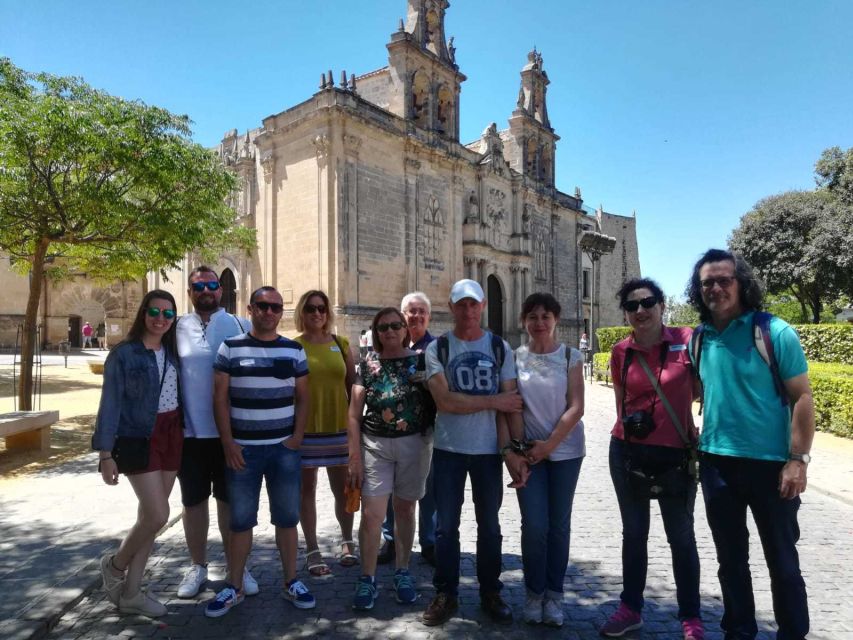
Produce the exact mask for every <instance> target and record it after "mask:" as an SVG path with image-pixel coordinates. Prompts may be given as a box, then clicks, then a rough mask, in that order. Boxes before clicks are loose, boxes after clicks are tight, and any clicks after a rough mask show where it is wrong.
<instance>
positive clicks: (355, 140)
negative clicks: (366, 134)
mask: <svg viewBox="0 0 853 640" xmlns="http://www.w3.org/2000/svg"><path fill="white" fill-rule="evenodd" d="M359 147H361V138H359V137H358V136H354V135H351V134H347V135H345V136H344V149H346V150H347V151H348V152H349V153H358V149H359Z"/></svg>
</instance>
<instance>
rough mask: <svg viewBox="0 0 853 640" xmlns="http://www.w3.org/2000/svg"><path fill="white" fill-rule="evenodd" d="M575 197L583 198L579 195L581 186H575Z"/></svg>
mask: <svg viewBox="0 0 853 640" xmlns="http://www.w3.org/2000/svg"><path fill="white" fill-rule="evenodd" d="M575 198H577V199H578V200H582V199H583V198H582V197H581V188H580V187H575Z"/></svg>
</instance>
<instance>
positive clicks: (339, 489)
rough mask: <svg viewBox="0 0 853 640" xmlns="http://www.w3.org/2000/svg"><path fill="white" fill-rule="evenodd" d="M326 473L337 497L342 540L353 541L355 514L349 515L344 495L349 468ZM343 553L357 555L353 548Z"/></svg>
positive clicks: (337, 513) (335, 469)
mask: <svg viewBox="0 0 853 640" xmlns="http://www.w3.org/2000/svg"><path fill="white" fill-rule="evenodd" d="M326 473H327V475H328V476H329V487H330V488H331V489H332V495H334V496H335V517H336V518H337V519H338V524H339V525H340V526H341V539H342V540H352V524H353V520H354V519H355V514H352V513H348V512H347V510H346V504H347V498H346V495H345V494H344V486H345V485H346V481H347V468H346V467H343V466H341V467H327V468H326ZM343 551H344V553H353V554H354V553H355V549H353V548H352V547H350V548H349V549H344V550H343ZM363 553H364V552H362V555H363Z"/></svg>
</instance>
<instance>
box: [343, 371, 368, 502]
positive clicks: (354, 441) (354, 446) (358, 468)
mask: <svg viewBox="0 0 853 640" xmlns="http://www.w3.org/2000/svg"><path fill="white" fill-rule="evenodd" d="M365 397H366V392H365V389H364V387H363V386H361V385H360V384H359V383H358V382H356V383H355V384H354V385H353V386H352V395H351V396H350V401H349V412H348V415H347V448H348V450H349V464H348V465H347V484H348V485H349V486H350V487H353V488H361V481H362V477H363V475H364V468H363V467H362V463H361V421H362V418H363V416H364V401H365Z"/></svg>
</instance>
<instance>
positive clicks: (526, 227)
mask: <svg viewBox="0 0 853 640" xmlns="http://www.w3.org/2000/svg"><path fill="white" fill-rule="evenodd" d="M532 217H533V214H532V213H531V210H530V205H529V204H526V205H524V212H523V213H522V214H521V232H522V233H530V219H531V218H532Z"/></svg>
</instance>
